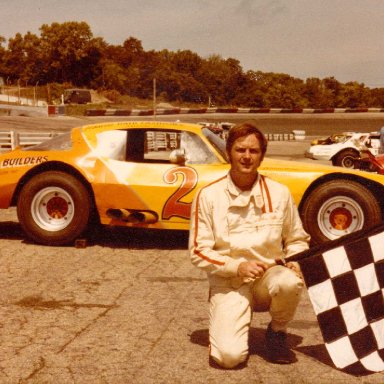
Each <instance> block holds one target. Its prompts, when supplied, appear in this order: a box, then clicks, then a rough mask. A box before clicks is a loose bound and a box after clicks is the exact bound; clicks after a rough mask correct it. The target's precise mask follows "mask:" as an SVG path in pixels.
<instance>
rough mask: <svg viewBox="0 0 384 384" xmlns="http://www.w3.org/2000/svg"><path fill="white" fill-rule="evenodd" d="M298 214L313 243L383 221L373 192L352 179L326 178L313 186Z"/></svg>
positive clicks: (332, 238) (331, 238)
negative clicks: (334, 179)
mask: <svg viewBox="0 0 384 384" xmlns="http://www.w3.org/2000/svg"><path fill="white" fill-rule="evenodd" d="M301 216H302V221H303V225H304V228H305V229H306V230H307V232H308V233H309V234H310V235H311V238H312V242H313V243H314V244H320V243H322V242H324V241H326V240H334V239H337V238H339V237H341V236H344V235H347V234H348V233H352V232H355V231H357V230H359V229H366V228H369V227H373V226H375V225H377V224H379V223H381V221H382V212H381V207H380V204H379V202H378V201H377V199H376V198H375V196H374V195H373V194H372V193H371V192H370V191H369V189H367V188H366V187H364V186H363V185H361V184H359V183H357V182H355V181H351V180H338V181H329V182H326V183H324V184H322V185H320V186H318V187H316V188H315V189H314V190H313V191H312V192H311V194H310V195H309V196H308V198H307V199H306V200H305V202H304V203H303V206H302V209H301Z"/></svg>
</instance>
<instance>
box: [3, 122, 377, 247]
mask: <svg viewBox="0 0 384 384" xmlns="http://www.w3.org/2000/svg"><path fill="white" fill-rule="evenodd" d="M228 169H229V164H228V162H227V160H226V154H225V143H224V141H223V140H222V139H220V138H219V137H218V136H217V135H216V134H214V133H213V132H212V131H211V130H210V129H208V128H206V127H202V126H201V125H194V124H184V123H171V122H155V121H147V122H132V121H131V122H116V123H109V122H108V123H102V124H96V125H86V126H83V127H79V128H74V129H73V130H72V131H71V132H69V133H65V134H61V135H59V136H56V137H54V138H53V139H51V140H48V141H46V142H43V143H41V144H38V145H35V146H33V147H29V148H25V149H16V150H14V151H11V152H7V153H3V154H1V155H0V208H4V209H6V208H9V207H11V206H16V207H17V215H18V219H19V222H20V225H21V226H22V228H23V230H24V231H25V233H26V235H27V236H28V237H29V238H30V239H32V240H34V241H35V242H38V243H42V244H48V245H62V244H68V243H71V242H73V241H74V240H75V239H76V238H78V237H79V236H81V235H82V234H83V233H84V232H85V231H86V230H87V228H89V227H90V225H94V224H95V223H97V224H102V225H114V226H131V227H141V228H155V229H172V230H187V229H188V228H189V219H190V210H191V202H192V198H193V196H194V194H195V192H196V190H197V189H198V188H199V187H201V186H203V185H205V184H207V183H209V182H211V181H213V180H215V179H217V178H219V177H221V176H223V175H224V174H226V173H227V172H228ZM260 172H261V173H263V174H265V175H267V176H269V177H271V178H273V179H276V180H278V181H280V182H282V183H284V184H286V185H287V186H288V187H289V188H290V190H291V193H292V195H293V197H294V199H295V201H296V203H297V205H298V207H299V211H300V214H301V217H302V220H303V223H304V226H305V228H306V230H307V231H308V232H309V233H310V234H311V236H312V240H313V242H314V243H320V242H322V241H324V240H327V239H335V238H338V237H340V236H343V235H345V234H348V233H350V232H353V231H356V230H359V229H363V228H366V227H369V226H373V225H375V224H379V223H380V222H381V221H382V219H383V212H384V206H383V201H384V199H383V196H384V177H383V176H380V175H376V174H372V173H365V172H361V171H353V170H348V169H344V168H339V167H326V166H321V167H320V166H317V167H314V166H313V165H312V164H304V163H299V162H288V161H282V160H272V159H268V158H265V159H264V162H263V165H262V167H261V168H260Z"/></svg>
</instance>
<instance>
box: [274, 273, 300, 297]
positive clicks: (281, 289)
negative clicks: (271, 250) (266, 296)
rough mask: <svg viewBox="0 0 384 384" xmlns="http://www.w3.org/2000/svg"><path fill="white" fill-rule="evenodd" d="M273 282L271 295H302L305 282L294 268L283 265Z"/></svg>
mask: <svg viewBox="0 0 384 384" xmlns="http://www.w3.org/2000/svg"><path fill="white" fill-rule="evenodd" d="M282 268H283V269H281V270H280V273H279V274H278V275H277V276H276V279H275V281H274V283H273V284H272V287H271V288H272V289H271V292H270V294H271V296H272V297H273V296H277V295H280V296H287V297H294V296H300V294H301V291H302V290H303V286H304V283H303V281H302V280H301V279H300V278H299V277H298V276H297V275H296V273H295V272H293V271H292V270H290V269H288V268H285V267H282Z"/></svg>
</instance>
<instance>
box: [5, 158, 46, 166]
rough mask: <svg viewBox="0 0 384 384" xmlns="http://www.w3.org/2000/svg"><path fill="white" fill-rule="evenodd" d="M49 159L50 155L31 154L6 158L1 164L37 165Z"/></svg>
mask: <svg viewBox="0 0 384 384" xmlns="http://www.w3.org/2000/svg"><path fill="white" fill-rule="evenodd" d="M44 161H48V156H31V157H16V158H13V159H4V160H3V162H2V164H1V166H2V167H3V168H5V167H22V166H25V165H36V164H40V163H43V162H44Z"/></svg>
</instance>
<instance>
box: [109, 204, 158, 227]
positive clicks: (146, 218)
mask: <svg viewBox="0 0 384 384" xmlns="http://www.w3.org/2000/svg"><path fill="white" fill-rule="evenodd" d="M107 216H109V217H111V218H112V219H118V220H121V221H126V222H128V223H132V224H153V223H156V222H157V221H158V219H159V218H158V216H157V214H156V212H153V211H139V210H130V209H125V208H120V209H113V208H110V209H108V210H107Z"/></svg>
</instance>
